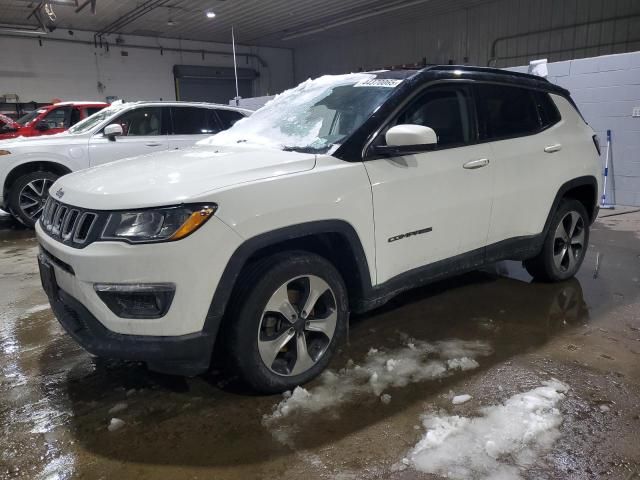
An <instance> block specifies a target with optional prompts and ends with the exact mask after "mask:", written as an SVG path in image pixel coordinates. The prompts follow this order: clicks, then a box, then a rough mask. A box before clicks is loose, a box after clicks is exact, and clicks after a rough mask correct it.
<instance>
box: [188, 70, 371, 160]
mask: <svg viewBox="0 0 640 480" xmlns="http://www.w3.org/2000/svg"><path fill="white" fill-rule="evenodd" d="M374 77H375V75H372V74H368V73H351V74H347V75H324V76H322V77H319V78H316V79H314V80H311V79H309V80H307V81H306V82H303V83H301V84H300V85H298V86H297V87H295V88H292V89H290V90H286V91H284V92H282V93H281V94H280V95H276V96H275V97H274V98H273V99H272V100H270V101H269V102H267V103H266V104H265V105H264V107H262V108H261V109H259V110H258V111H256V112H255V113H253V115H251V116H250V117H246V118H243V119H241V120H239V121H238V122H236V123H235V124H234V125H233V127H231V128H230V129H228V130H225V131H222V132H220V133H218V134H216V135H214V136H212V137H209V138H207V139H205V140H201V141H200V142H198V145H219V146H238V145H240V146H241V145H243V144H247V145H261V146H266V147H272V148H282V147H284V146H289V147H309V146H315V147H318V148H321V147H323V146H324V145H313V144H314V142H315V141H316V140H318V137H319V136H320V129H321V128H322V124H323V118H322V116H321V111H317V112H314V111H312V108H313V107H314V105H316V104H317V103H318V102H320V101H321V100H323V99H324V98H326V97H328V96H329V95H330V94H331V92H332V91H333V89H334V88H336V87H340V86H344V85H354V84H356V83H358V82H360V81H363V80H368V79H371V78H374ZM315 108H316V109H318V108H319V107H315Z"/></svg>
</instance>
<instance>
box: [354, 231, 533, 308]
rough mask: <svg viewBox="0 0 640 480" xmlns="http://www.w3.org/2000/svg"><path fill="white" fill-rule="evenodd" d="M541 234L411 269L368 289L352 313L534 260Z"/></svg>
mask: <svg viewBox="0 0 640 480" xmlns="http://www.w3.org/2000/svg"><path fill="white" fill-rule="evenodd" d="M544 237H545V235H544V233H540V234H538V235H533V236H526V237H516V238H511V239H508V240H503V241H501V242H497V243H494V244H492V245H489V246H487V247H483V248H478V249H476V250H472V251H470V252H466V253H463V254H460V255H456V256H455V257H451V258H447V259H445V260H439V261H437V262H434V263H431V264H429V265H425V266H422V267H418V268H414V269H412V270H409V271H408V272H404V273H402V274H400V275H397V276H395V277H393V278H391V279H389V280H387V281H386V282H384V283H382V284H380V285H376V286H375V287H372V288H371V289H369V291H368V292H367V294H366V295H365V297H364V298H362V299H360V301H359V302H357V303H356V304H355V305H352V306H351V307H352V311H354V312H356V313H363V312H366V311H369V310H373V309H374V308H377V307H380V306H382V305H384V304H385V303H386V302H388V301H389V300H391V299H392V298H393V297H395V296H397V295H398V294H400V293H402V292H405V291H407V290H411V289H414V288H417V287H422V286H424V285H428V284H430V283H433V282H436V281H438V280H443V279H445V278H449V277H452V276H455V275H461V274H463V273H467V272H471V271H473V270H477V269H478V268H480V267H482V266H484V265H488V264H491V263H495V262H498V261H501V260H516V261H522V260H527V259H529V258H532V257H535V256H536V255H537V254H538V253H539V252H540V250H541V249H542V245H543V243H544Z"/></svg>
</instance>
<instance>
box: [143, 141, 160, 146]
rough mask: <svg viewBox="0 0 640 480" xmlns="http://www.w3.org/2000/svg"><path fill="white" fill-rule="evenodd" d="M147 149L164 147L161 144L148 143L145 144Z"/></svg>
mask: <svg viewBox="0 0 640 480" xmlns="http://www.w3.org/2000/svg"><path fill="white" fill-rule="evenodd" d="M145 145H146V146H147V147H159V146H160V145H162V144H161V143H153V142H152V143H146V144H145Z"/></svg>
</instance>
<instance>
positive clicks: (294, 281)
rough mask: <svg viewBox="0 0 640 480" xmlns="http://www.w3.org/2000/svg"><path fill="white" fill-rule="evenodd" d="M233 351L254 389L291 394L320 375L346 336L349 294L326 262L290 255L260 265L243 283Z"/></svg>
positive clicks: (235, 309) (231, 335) (235, 306)
mask: <svg viewBox="0 0 640 480" xmlns="http://www.w3.org/2000/svg"><path fill="white" fill-rule="evenodd" d="M238 285H239V289H238V291H237V292H236V293H235V294H234V299H233V300H232V305H231V309H230V315H229V316H228V317H227V320H226V321H227V322H230V323H229V324H228V325H227V326H228V335H227V342H228V344H227V346H226V347H227V351H228V354H229V355H230V357H231V359H230V360H231V361H232V363H233V365H234V366H235V367H236V371H237V373H239V375H240V377H241V378H242V379H243V380H244V381H245V383H246V384H247V385H248V386H249V387H251V388H252V389H253V390H256V391H259V392H263V393H276V392H283V391H285V390H291V389H293V388H294V387H296V386H298V385H301V384H303V383H306V382H308V381H310V380H311V379H313V378H314V377H316V376H317V375H318V374H320V373H321V372H322V371H323V370H324V369H325V368H326V366H327V364H328V363H329V361H330V359H331V357H332V355H333V353H334V351H335V350H336V347H337V344H338V342H339V340H340V339H341V338H342V336H343V335H344V334H345V331H346V325H347V316H348V305H347V302H348V301H347V293H346V288H345V285H344V281H343V280H342V277H341V276H340V274H339V273H338V271H337V270H336V269H335V267H334V266H333V265H332V264H331V263H330V262H329V261H327V260H326V259H324V258H323V257H320V256H318V255H315V254H312V253H306V252H287V253H283V254H277V255H274V256H272V257H269V258H266V259H262V260H259V261H258V262H256V263H255V264H254V265H251V266H250V267H249V268H247V270H246V271H245V272H243V274H242V275H241V276H240V278H239V279H238Z"/></svg>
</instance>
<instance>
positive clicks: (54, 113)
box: [0, 102, 109, 140]
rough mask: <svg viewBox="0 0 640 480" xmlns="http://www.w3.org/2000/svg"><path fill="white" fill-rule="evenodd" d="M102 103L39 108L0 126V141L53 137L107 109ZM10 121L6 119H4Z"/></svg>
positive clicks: (65, 104) (68, 103)
mask: <svg viewBox="0 0 640 480" xmlns="http://www.w3.org/2000/svg"><path fill="white" fill-rule="evenodd" d="M108 106H109V104H108V103H104V102H61V103H54V104H53V105H47V106H46V107H40V108H37V109H35V110H34V111H33V112H29V113H27V114H26V115H23V116H22V117H20V118H19V119H18V120H16V121H15V122H13V123H12V124H9V125H7V126H0V140H5V139H7V138H15V137H21V136H22V137H35V136H38V135H53V134H54V133H60V132H64V131H65V130H67V129H68V128H69V127H71V126H72V125H75V124H76V123H78V122H79V121H80V120H83V119H85V118H87V117H88V116H90V115H93V114H94V113H96V112H99V111H100V110H102V109H103V108H104V107H108ZM5 118H7V119H8V120H10V119H9V118H8V117H5Z"/></svg>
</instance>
